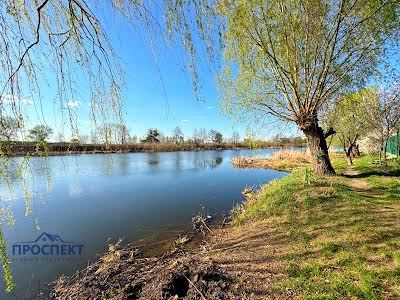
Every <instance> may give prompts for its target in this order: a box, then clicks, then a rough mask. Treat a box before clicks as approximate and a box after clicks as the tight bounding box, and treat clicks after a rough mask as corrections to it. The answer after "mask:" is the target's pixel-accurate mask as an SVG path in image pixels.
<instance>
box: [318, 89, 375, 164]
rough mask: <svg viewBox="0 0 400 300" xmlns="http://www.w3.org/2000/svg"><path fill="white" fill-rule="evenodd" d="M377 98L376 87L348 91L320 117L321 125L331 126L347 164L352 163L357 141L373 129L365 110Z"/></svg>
mask: <svg viewBox="0 0 400 300" xmlns="http://www.w3.org/2000/svg"><path fill="white" fill-rule="evenodd" d="M377 99H379V95H378V91H377V89H376V87H371V88H367V89H363V90H361V91H358V92H355V93H349V94H347V95H344V96H342V97H341V98H340V99H339V101H337V102H336V103H335V104H334V105H333V107H332V108H330V109H329V111H328V113H327V114H326V115H325V116H324V117H323V119H322V123H325V126H323V127H325V128H333V130H334V132H335V139H336V142H338V143H339V145H340V146H342V147H343V151H344V153H345V154H346V158H347V162H348V164H349V165H352V164H353V160H352V156H353V154H354V149H358V146H357V143H358V141H359V140H360V139H361V138H363V137H365V136H366V135H367V134H368V133H370V132H371V130H372V129H373V126H372V122H371V120H370V118H369V117H368V114H367V113H366V112H367V111H368V110H369V109H370V107H369V106H370V104H371V103H373V102H374V101H376V100H377ZM378 101H379V100H378Z"/></svg>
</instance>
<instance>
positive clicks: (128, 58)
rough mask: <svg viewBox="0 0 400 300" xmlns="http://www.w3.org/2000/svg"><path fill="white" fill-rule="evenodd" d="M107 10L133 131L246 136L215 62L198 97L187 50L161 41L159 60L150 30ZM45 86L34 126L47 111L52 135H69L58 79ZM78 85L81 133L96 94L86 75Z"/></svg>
mask: <svg viewBox="0 0 400 300" xmlns="http://www.w3.org/2000/svg"><path fill="white" fill-rule="evenodd" d="M104 15H105V16H106V18H103V19H104V20H103V22H104V23H103V26H104V27H105V28H106V31H107V33H108V34H109V37H110V38H111V42H112V45H113V47H114V49H115V51H116V53H117V55H118V56H119V57H120V58H121V61H122V65H123V70H124V72H125V80H126V86H125V88H124V90H123V98H124V118H125V120H126V124H127V125H128V127H129V128H130V133H131V134H132V135H136V136H138V137H139V138H140V137H142V136H143V135H144V134H145V133H146V131H147V129H148V128H158V129H160V130H161V131H162V132H163V133H164V134H165V135H169V134H170V133H171V131H172V130H173V128H175V127H176V126H180V127H181V128H182V130H183V132H184V134H185V136H186V137H189V136H192V134H193V130H194V129H195V128H206V129H207V130H209V129H215V130H218V131H220V132H222V134H223V136H224V137H231V136H232V131H234V130H236V131H238V132H239V134H240V136H241V138H243V137H244V136H245V131H246V128H245V126H241V125H240V124H235V122H234V121H233V120H231V119H230V118H228V117H227V116H224V115H222V114H221V112H220V109H219V100H218V91H217V86H216V83H215V78H216V74H215V73H214V72H212V71H210V69H211V67H210V66H208V65H207V64H205V63H204V62H203V63H202V64H200V65H199V73H200V85H201V86H202V89H201V95H202V99H203V101H198V100H197V99H196V97H195V95H194V92H193V88H192V82H191V77H190V74H189V72H188V71H187V70H186V69H185V68H184V66H183V64H182V58H183V57H184V54H183V50H182V49H181V48H179V47H177V46H176V45H175V44H166V45H162V46H160V47H159V48H158V49H156V60H157V62H156V61H155V59H154V57H153V54H152V48H151V46H150V43H149V39H148V37H147V34H145V33H143V32H140V30H139V29H138V27H135V26H134V25H133V24H129V23H128V22H126V21H125V20H123V19H122V18H121V17H118V16H112V17H110V16H109V14H107V12H105V14H104ZM100 18H102V17H100ZM160 75H161V76H162V79H163V80H161V78H160ZM78 76H79V75H78ZM164 87H165V89H164ZM40 88H41V95H40V98H41V99H43V100H42V103H46V105H44V106H43V107H42V108H41V107H40V105H39V103H38V101H36V100H35V99H34V104H33V105H28V106H30V107H29V108H27V110H28V114H29V120H28V121H27V122H26V125H27V127H28V129H29V128H30V127H33V125H35V124H36V123H42V122H43V118H42V111H43V115H44V118H45V121H46V123H47V124H48V125H49V126H51V127H52V128H53V129H54V132H55V133H54V134H53V138H52V140H54V139H55V138H57V134H58V132H59V131H61V129H63V130H64V131H65V132H66V133H65V135H66V137H67V138H68V137H69V134H68V132H69V130H68V129H67V128H68V127H69V126H68V124H66V123H65V122H64V124H63V121H62V120H61V118H60V111H59V109H58V104H57V103H54V99H55V96H56V95H55V91H56V88H55V82H53V81H51V80H50V82H43V83H42V84H41V87H40ZM77 88H78V89H79V90H80V97H77V98H75V99H70V106H74V107H73V109H74V110H75V111H76V113H77V117H78V123H79V128H80V131H81V133H82V134H90V125H91V123H90V121H89V101H90V99H88V98H89V97H88V92H87V85H85V82H84V79H83V80H81V82H80V83H78V87H77ZM24 96H25V95H24ZM26 98H29V96H26ZM49 103H50V104H49ZM53 103H54V104H53ZM265 132H269V134H268V133H267V134H266V135H272V134H275V133H276V131H272V132H271V131H267V130H265V131H264V133H265ZM285 133H287V134H293V133H296V132H295V131H294V130H293V128H291V127H286V131H285ZM264 136H265V134H264Z"/></svg>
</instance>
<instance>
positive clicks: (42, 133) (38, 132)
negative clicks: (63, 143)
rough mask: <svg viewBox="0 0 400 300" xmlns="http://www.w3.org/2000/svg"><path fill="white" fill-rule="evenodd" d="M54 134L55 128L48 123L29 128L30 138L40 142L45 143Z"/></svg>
mask: <svg viewBox="0 0 400 300" xmlns="http://www.w3.org/2000/svg"><path fill="white" fill-rule="evenodd" d="M52 134H53V129H51V128H50V127H49V126H47V125H36V126H35V127H33V128H32V129H31V130H29V138H30V139H31V140H33V141H35V142H38V143H44V142H46V141H47V139H48V138H49V137H50V136H51V135H52Z"/></svg>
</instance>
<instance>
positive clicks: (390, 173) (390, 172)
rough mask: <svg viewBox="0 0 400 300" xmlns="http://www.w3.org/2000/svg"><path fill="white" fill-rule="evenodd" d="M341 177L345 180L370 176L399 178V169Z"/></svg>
mask: <svg viewBox="0 0 400 300" xmlns="http://www.w3.org/2000/svg"><path fill="white" fill-rule="evenodd" d="M342 176H343V177H347V178H367V177H370V176H386V177H398V176H400V169H395V170H386V171H376V170H373V171H366V172H362V173H360V174H355V175H349V174H342Z"/></svg>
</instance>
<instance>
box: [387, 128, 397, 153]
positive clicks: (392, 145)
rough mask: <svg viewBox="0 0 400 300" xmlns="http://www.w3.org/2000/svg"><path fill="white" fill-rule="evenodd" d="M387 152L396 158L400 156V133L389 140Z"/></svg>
mask: <svg viewBox="0 0 400 300" xmlns="http://www.w3.org/2000/svg"><path fill="white" fill-rule="evenodd" d="M386 151H387V153H390V154H392V155H395V156H399V155H400V131H398V132H397V134H396V135H394V136H392V137H391V138H390V139H389V140H388V143H387V147H386Z"/></svg>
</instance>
